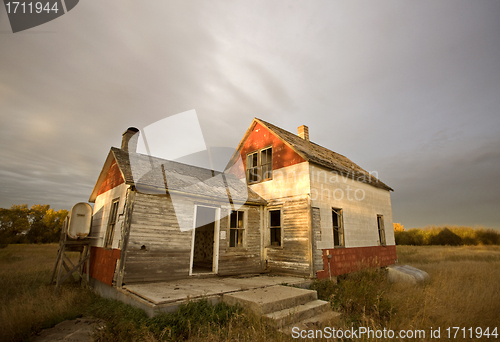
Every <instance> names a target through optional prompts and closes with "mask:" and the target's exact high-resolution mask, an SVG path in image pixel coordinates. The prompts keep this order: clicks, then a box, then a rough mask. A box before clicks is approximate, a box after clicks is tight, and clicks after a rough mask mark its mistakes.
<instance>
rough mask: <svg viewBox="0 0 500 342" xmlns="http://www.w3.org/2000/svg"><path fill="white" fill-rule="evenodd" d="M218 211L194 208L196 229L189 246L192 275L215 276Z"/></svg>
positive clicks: (217, 245)
mask: <svg viewBox="0 0 500 342" xmlns="http://www.w3.org/2000/svg"><path fill="white" fill-rule="evenodd" d="M218 211H219V209H217V208H213V207H205V206H200V205H197V206H196V207H195V222H196V227H197V228H195V229H193V240H192V244H191V269H190V275H193V274H210V273H212V274H216V273H217V266H218V255H219V253H218V247H219V243H218V242H219V241H218V236H219V233H218V232H219V220H218Z"/></svg>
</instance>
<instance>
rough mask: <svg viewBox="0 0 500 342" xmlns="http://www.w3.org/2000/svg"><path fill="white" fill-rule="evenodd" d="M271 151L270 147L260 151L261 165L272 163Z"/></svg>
mask: <svg viewBox="0 0 500 342" xmlns="http://www.w3.org/2000/svg"><path fill="white" fill-rule="evenodd" d="M272 153H273V152H272V148H268V149H266V150H262V151H261V154H260V160H261V164H262V165H264V164H271V163H272V161H273V157H272Z"/></svg>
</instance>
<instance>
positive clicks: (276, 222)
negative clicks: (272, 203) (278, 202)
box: [269, 209, 281, 246]
mask: <svg viewBox="0 0 500 342" xmlns="http://www.w3.org/2000/svg"><path fill="white" fill-rule="evenodd" d="M269 228H270V236H271V246H281V210H279V209H277V210H269Z"/></svg>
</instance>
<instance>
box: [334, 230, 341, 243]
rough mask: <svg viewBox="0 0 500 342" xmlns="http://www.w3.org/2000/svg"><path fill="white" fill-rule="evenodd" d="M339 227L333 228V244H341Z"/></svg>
mask: <svg viewBox="0 0 500 342" xmlns="http://www.w3.org/2000/svg"><path fill="white" fill-rule="evenodd" d="M339 235H340V234H339V231H338V229H333V245H334V246H340V243H339V241H340V236H339Z"/></svg>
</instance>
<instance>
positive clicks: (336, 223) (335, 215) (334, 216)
mask: <svg viewBox="0 0 500 342" xmlns="http://www.w3.org/2000/svg"><path fill="white" fill-rule="evenodd" d="M332 219H333V226H334V227H338V226H339V214H338V213H337V211H336V210H333V212H332Z"/></svg>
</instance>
